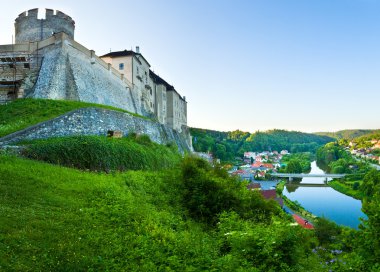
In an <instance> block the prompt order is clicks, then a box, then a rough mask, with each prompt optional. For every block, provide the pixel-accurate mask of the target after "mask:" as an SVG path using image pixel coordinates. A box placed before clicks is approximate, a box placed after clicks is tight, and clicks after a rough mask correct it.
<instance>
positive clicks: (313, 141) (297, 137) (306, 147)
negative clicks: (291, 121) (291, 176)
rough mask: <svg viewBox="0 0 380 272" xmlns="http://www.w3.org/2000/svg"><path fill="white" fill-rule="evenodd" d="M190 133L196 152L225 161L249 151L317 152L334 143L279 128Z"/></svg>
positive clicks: (196, 130)
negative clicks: (250, 131) (212, 155)
mask: <svg viewBox="0 0 380 272" xmlns="http://www.w3.org/2000/svg"><path fill="white" fill-rule="evenodd" d="M190 132H191V135H192V136H193V146H194V149H195V151H199V152H207V151H211V152H212V153H213V154H214V155H216V157H217V158H219V159H221V160H232V159H233V158H234V157H236V156H239V157H240V156H242V155H243V153H244V152H246V151H265V150H277V151H281V150H283V149H286V150H288V151H290V152H292V153H293V152H315V151H316V150H317V149H318V147H320V146H322V145H324V144H326V143H328V142H331V141H334V139H333V138H331V137H328V136H319V135H314V134H309V133H303V132H298V131H286V130H278V129H275V130H269V131H265V132H260V131H257V132H255V133H249V132H243V131H240V130H236V131H229V132H221V131H213V130H206V129H198V128H192V129H191V131H190Z"/></svg>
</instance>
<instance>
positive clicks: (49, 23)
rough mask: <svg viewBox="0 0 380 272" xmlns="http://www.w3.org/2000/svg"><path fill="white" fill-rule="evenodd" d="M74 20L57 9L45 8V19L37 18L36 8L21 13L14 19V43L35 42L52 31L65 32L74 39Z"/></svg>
mask: <svg viewBox="0 0 380 272" xmlns="http://www.w3.org/2000/svg"><path fill="white" fill-rule="evenodd" d="M74 29H75V22H74V20H73V19H72V18H71V17H70V16H68V15H66V14H64V13H63V12H60V11H58V10H57V13H56V14H54V10H52V9H46V16H45V19H38V9H31V10H29V11H28V14H26V12H23V13H21V14H20V15H19V16H18V17H17V18H16V21H15V34H16V37H15V43H16V44H17V43H25V42H37V41H41V40H44V39H47V38H49V37H50V36H51V35H52V34H53V33H59V32H65V33H66V34H67V35H69V37H70V38H72V39H74Z"/></svg>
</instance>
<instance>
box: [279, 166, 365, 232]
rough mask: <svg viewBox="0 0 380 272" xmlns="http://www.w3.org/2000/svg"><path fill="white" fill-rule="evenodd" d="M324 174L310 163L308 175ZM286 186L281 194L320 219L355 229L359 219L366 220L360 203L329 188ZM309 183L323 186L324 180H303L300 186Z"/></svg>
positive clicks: (295, 183) (295, 184)
mask: <svg viewBox="0 0 380 272" xmlns="http://www.w3.org/2000/svg"><path fill="white" fill-rule="evenodd" d="M320 173H324V172H323V170H322V169H320V168H319V167H318V166H317V164H316V162H315V161H314V162H312V163H311V171H310V174H320ZM292 183H293V184H294V185H286V186H285V188H284V191H283V194H284V195H285V196H286V197H287V198H289V199H290V200H292V201H298V202H299V203H300V204H301V205H302V206H303V207H304V208H305V209H306V210H308V211H309V212H311V213H313V214H315V215H317V216H319V217H321V216H324V217H326V218H328V219H330V220H332V221H334V222H335V223H337V224H339V225H344V226H349V227H351V228H355V229H357V228H358V226H359V224H360V220H359V218H367V217H366V215H365V214H364V213H363V212H362V211H361V207H362V203H361V201H360V200H356V199H354V198H352V197H349V196H346V195H344V194H342V193H339V192H338V191H335V190H334V189H332V188H331V187H298V186H297V182H294V181H293V182H292ZM308 183H309V184H310V183H313V184H314V183H319V184H320V186H323V184H324V178H303V179H302V181H301V183H300V185H301V186H302V184H308Z"/></svg>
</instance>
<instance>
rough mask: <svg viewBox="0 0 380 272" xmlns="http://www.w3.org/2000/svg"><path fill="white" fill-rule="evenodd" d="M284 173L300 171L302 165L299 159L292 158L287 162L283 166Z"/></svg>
mask: <svg viewBox="0 0 380 272" xmlns="http://www.w3.org/2000/svg"><path fill="white" fill-rule="evenodd" d="M285 172H286V173H296V174H299V173H302V165H301V163H300V161H299V160H296V159H293V160H290V161H289V162H288V164H287V165H286V168H285Z"/></svg>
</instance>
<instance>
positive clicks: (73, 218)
mask: <svg viewBox="0 0 380 272" xmlns="http://www.w3.org/2000/svg"><path fill="white" fill-rule="evenodd" d="M190 165H191V163H190ZM204 167H206V166H203V167H201V168H199V167H198V168H194V167H190V168H189V167H187V168H186V169H187V170H182V171H185V172H181V170H180V168H174V169H171V170H165V171H160V172H157V171H129V172H125V173H114V174H112V175H107V174H99V173H91V172H82V171H79V170H75V169H69V168H63V167H60V166H54V165H50V164H47V163H42V162H36V161H31V160H26V159H20V158H16V157H10V156H7V155H0V191H1V192H2V193H1V195H0V218H1V220H0V230H1V232H0V270H2V271H157V270H159V271H162V270H165V271H201V270H215V271H233V270H236V269H241V270H242V271H262V270H263V269H264V270H268V269H270V268H272V269H275V270H276V271H281V269H282V268H284V269H287V270H286V271H299V270H300V269H302V270H304V269H306V270H308V271H320V270H318V269H317V268H318V266H319V267H320V265H319V262H318V260H317V258H316V256H313V255H309V253H307V252H310V250H311V245H312V243H311V241H312V240H310V239H312V236H311V235H312V233H310V232H307V231H305V230H302V229H301V228H298V227H297V228H295V227H293V226H290V225H289V222H290V221H288V219H285V218H282V219H280V218H277V217H276V216H275V215H274V214H271V213H269V214H267V215H266V216H265V214H266V212H265V210H267V209H268V208H269V207H270V206H271V204H269V203H268V204H266V202H265V201H264V200H261V198H260V197H259V196H258V195H255V194H252V193H251V192H250V191H248V190H246V189H245V187H244V186H242V187H240V189H238V187H239V186H240V185H239V186H238V183H237V184H236V185H235V189H234V190H235V191H236V193H233V191H228V190H227V191H226V189H222V188H224V187H220V186H221V185H220V182H221V181H220V180H219V181H218V178H217V176H214V178H211V176H210V175H211V172H208V174H207V175H206V172H204V171H206V170H205V168H204ZM206 168H207V167H206ZM196 169H198V170H196ZM202 169H203V170H202ZM208 169H209V170H208V171H214V170H212V169H211V168H208ZM194 171H195V172H194ZM190 172H192V173H198V174H196V175H197V176H199V175H201V176H204V178H206V176H207V178H206V180H207V179H209V182H211V183H209V184H214V185H213V190H212V191H209V192H208V193H207V190H202V191H200V192H199V193H201V195H202V194H204V196H205V198H203V199H204V201H207V203H209V205H208V206H203V207H206V208H207V207H211V206H212V201H214V202H215V201H217V202H218V203H226V202H224V201H223V202H219V201H220V200H218V199H217V198H214V197H212V195H213V194H214V192H224V194H225V195H226V196H227V195H228V192H230V193H233V195H235V197H238V198H236V199H235V201H234V203H230V204H231V205H233V206H230V208H232V209H235V208H233V207H234V205H235V206H236V205H237V203H236V201H237V200H239V199H240V200H239V201H240V203H246V204H244V205H248V206H247V211H250V212H249V213H248V214H250V215H251V216H253V217H251V219H248V218H247V219H244V218H243V217H244V216H243V215H244V214H246V213H244V212H243V213H241V212H242V210H241V209H242V207H243V206H239V207H240V208H239V209H240V210H239V209H235V210H236V212H232V211H231V212H228V210H229V209H230V208H228V210H226V212H224V213H222V215H220V216H218V218H219V219H218V224H217V225H216V226H210V225H208V224H207V223H206V222H205V221H202V220H201V221H199V220H198V219H197V218H195V217H193V215H192V214H193V213H190V212H189V210H188V209H187V208H186V207H189V206H188V205H189V203H190V204H191V203H193V204H194V199H193V200H191V199H190V201H189V202H187V203H188V204H185V203H184V194H185V192H189V190H192V189H191V186H190V185H189V183H188V182H190V184H191V181H190V180H188V181H187V183H186V182H184V181H185V179H184V176H183V175H186V174H185V173H187V174H188V173H190ZM202 173H204V174H202ZM214 175H215V174H214ZM201 176H199V177H201ZM210 178H211V179H210ZM203 180H205V179H203ZM211 180H213V182H212V181H211ZM204 184H205V183H204ZM218 184H219V185H218ZM239 184H240V183H239ZM189 186H190V187H189ZM203 186H204V185H203ZM229 186H230V185H229ZM236 186H238V187H236ZM186 188H187V189H186ZM204 188H206V187H204ZM218 188H219V189H218ZM225 188H227V187H225ZM221 190H222V191H221ZM194 192H195V191H194ZM199 193H195V194H190V195H188V197H190V198H191V196H193V195H195V196H197V198H196V199H198V200H197V201H201V199H202V198H198V197H200V196H201V195H199ZM241 193H242V196H241V197H240V198H239V196H240V195H241ZM207 194H211V195H207ZM244 199H245V200H244ZM249 199H251V200H249ZM254 199H256V200H255V201H253V200H254ZM221 200H223V199H221ZM210 201H211V202H210ZM227 203H228V202H227ZM248 203H249V204H248ZM193 204H192V205H193ZM223 205H225V204H223ZM252 205H254V206H252ZM267 205H269V206H267ZM218 207H219V206H218ZM193 208H195V210H196V209H198V208H199V207H197V206H193ZM225 208H226V207H225ZM201 209H204V208H201ZM192 211H193V212H194V209H193V210H192ZM210 211H211V210H210ZM204 212H205V210H203V212H202V214H203V215H204V214H205V213H204ZM211 212H212V211H211ZM239 214H241V215H239ZM248 214H246V215H248ZM268 216H269V217H268ZM272 216H273V217H272ZM265 218H267V219H265ZM268 218H269V219H270V218H271V219H270V220H269V221H268ZM275 218H277V219H275ZM272 220H273V221H272ZM308 241H310V242H308ZM314 266H315V267H314Z"/></svg>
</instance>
